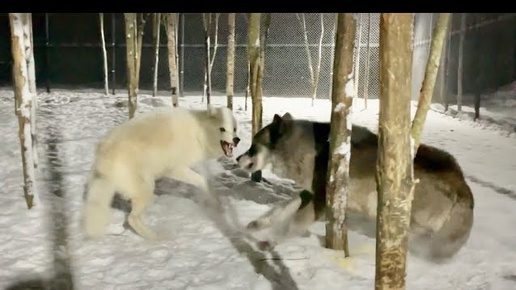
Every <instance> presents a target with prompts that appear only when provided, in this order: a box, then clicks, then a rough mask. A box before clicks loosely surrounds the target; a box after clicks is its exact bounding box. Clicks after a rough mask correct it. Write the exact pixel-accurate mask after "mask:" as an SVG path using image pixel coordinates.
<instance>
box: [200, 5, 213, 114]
mask: <svg viewBox="0 0 516 290" xmlns="http://www.w3.org/2000/svg"><path fill="white" fill-rule="evenodd" d="M202 15H203V16H202V20H203V25H204V49H205V60H204V90H203V97H202V100H201V101H202V102H204V96H206V103H207V104H208V105H209V104H210V97H211V74H210V62H211V56H210V55H211V52H210V48H211V39H210V34H211V13H203V14H202Z"/></svg>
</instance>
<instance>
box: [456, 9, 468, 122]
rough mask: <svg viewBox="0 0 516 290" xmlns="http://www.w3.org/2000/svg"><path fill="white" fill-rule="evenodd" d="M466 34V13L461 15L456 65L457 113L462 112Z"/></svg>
mask: <svg viewBox="0 0 516 290" xmlns="http://www.w3.org/2000/svg"><path fill="white" fill-rule="evenodd" d="M465 34H466V13H461V19H460V38H459V63H458V65H457V111H459V112H462V75H463V66H464V65H463V64H464V55H463V54H464V36H465Z"/></svg>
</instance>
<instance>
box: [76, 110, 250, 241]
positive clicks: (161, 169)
mask: <svg viewBox="0 0 516 290" xmlns="http://www.w3.org/2000/svg"><path fill="white" fill-rule="evenodd" d="M239 142H240V138H238V136H237V121H236V119H235V117H234V115H233V112H232V111H231V110H230V109H228V108H225V107H220V108H215V107H211V106H208V108H207V109H205V110H188V109H183V108H173V107H167V108H159V109H155V110H152V111H149V112H145V113H141V114H138V115H136V116H135V117H134V118H133V119H131V120H129V121H127V122H125V123H123V124H121V125H119V126H117V127H115V128H112V129H111V130H110V131H109V132H108V133H107V134H106V136H104V137H103V138H102V139H101V140H100V141H99V143H98V144H97V147H96V151H95V162H94V164H93V168H92V171H91V177H90V180H89V182H88V192H87V196H86V200H85V203H84V208H83V217H82V219H83V220H82V223H83V224H82V225H83V229H84V232H85V234H86V236H88V237H91V238H95V237H100V236H102V234H103V233H104V229H105V227H106V225H107V224H108V223H109V209H110V204H111V201H112V199H113V197H114V195H115V192H118V193H119V194H120V195H121V197H122V198H125V199H128V200H130V201H131V204H132V208H131V212H130V214H129V216H128V217H127V222H128V224H129V225H130V226H131V227H132V228H133V230H134V231H135V232H136V233H137V234H139V235H140V236H142V237H144V238H147V239H156V238H158V234H157V233H156V232H154V231H153V230H151V229H150V228H148V227H147V226H146V225H145V224H144V223H143V221H142V215H143V213H144V212H145V210H146V209H147V207H148V206H149V205H150V204H151V203H152V200H153V199H154V181H155V180H156V179H159V178H162V177H168V178H171V179H175V180H178V181H182V182H186V183H189V184H191V185H194V186H196V187H198V188H200V189H201V190H202V191H203V192H204V193H206V195H207V198H208V201H210V202H212V204H213V202H215V204H214V205H218V201H217V198H216V197H215V196H213V195H212V194H211V193H210V190H209V188H208V184H207V181H206V179H205V178H204V177H203V176H202V175H200V174H199V173H197V172H195V171H194V170H192V167H193V166H195V165H196V164H197V163H199V162H201V161H204V160H208V159H216V158H220V157H222V156H226V157H232V156H233V149H234V148H235V147H236V146H237V145H238V143H239Z"/></svg>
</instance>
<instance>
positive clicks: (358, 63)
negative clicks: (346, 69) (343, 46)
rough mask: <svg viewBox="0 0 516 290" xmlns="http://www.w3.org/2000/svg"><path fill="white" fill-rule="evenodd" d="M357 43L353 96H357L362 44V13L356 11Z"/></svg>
mask: <svg viewBox="0 0 516 290" xmlns="http://www.w3.org/2000/svg"><path fill="white" fill-rule="evenodd" d="M357 32H358V43H357V44H356V50H355V54H356V60H355V69H354V70H353V71H354V75H355V86H354V87H355V96H358V84H359V83H358V81H359V80H360V50H361V45H362V13H358V27H357Z"/></svg>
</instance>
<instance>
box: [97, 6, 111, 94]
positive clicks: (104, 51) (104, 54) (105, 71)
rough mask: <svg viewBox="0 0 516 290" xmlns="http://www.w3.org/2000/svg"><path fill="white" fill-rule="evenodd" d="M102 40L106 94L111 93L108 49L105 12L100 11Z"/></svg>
mask: <svg viewBox="0 0 516 290" xmlns="http://www.w3.org/2000/svg"><path fill="white" fill-rule="evenodd" d="M99 20H100V41H101V42H102V60H103V61H104V94H105V95H106V96H107V95H109V81H108V63H107V51H106V37H105V35H104V13H99Z"/></svg>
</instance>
